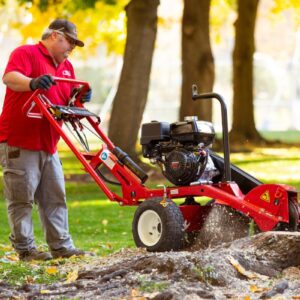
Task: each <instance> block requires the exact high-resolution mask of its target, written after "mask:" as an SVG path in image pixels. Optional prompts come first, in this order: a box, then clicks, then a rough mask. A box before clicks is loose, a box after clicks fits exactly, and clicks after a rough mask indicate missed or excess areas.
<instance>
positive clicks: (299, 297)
mask: <svg viewBox="0 0 300 300" xmlns="http://www.w3.org/2000/svg"><path fill="white" fill-rule="evenodd" d="M292 299H294V300H300V296H292Z"/></svg>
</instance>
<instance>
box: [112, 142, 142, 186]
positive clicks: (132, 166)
mask: <svg viewBox="0 0 300 300" xmlns="http://www.w3.org/2000/svg"><path fill="white" fill-rule="evenodd" d="M112 153H113V154H114V155H116V157H117V158H118V159H119V160H120V162H121V163H123V164H124V165H125V166H126V167H127V168H128V169H129V170H131V171H132V172H133V173H134V174H135V175H136V176H137V177H138V178H140V179H141V181H142V183H144V182H145V181H146V180H147V179H148V175H147V174H146V172H145V171H144V170H143V169H142V168H141V167H140V166H139V165H138V164H136V163H135V162H134V161H133V160H132V159H131V158H130V156H129V155H128V154H127V153H126V152H124V151H123V150H122V149H120V148H119V147H115V148H114V149H113V150H112Z"/></svg>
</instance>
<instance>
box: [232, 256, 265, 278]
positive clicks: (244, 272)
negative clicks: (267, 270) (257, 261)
mask: <svg viewBox="0 0 300 300" xmlns="http://www.w3.org/2000/svg"><path fill="white" fill-rule="evenodd" d="M227 258H228V260H229V261H230V263H231V264H232V265H233V267H234V268H235V269H236V270H237V271H238V272H239V273H240V274H242V275H244V276H246V277H247V278H249V279H254V278H259V279H262V280H266V279H268V276H265V275H261V274H258V273H255V272H252V271H248V270H246V269H245V268H244V267H243V266H242V265H241V264H240V263H239V262H238V261H237V260H236V259H235V258H233V257H232V256H230V255H229V256H227Z"/></svg>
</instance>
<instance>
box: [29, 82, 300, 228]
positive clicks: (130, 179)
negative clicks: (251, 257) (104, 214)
mask: <svg viewBox="0 0 300 300" xmlns="http://www.w3.org/2000/svg"><path fill="white" fill-rule="evenodd" d="M55 81H56V82H57V84H59V83H60V82H67V83H70V84H74V85H82V90H81V93H80V95H78V96H77V98H76V99H77V100H76V101H75V106H76V107H79V108H84V106H83V104H82V103H81V102H80V101H79V98H80V96H81V95H82V94H83V93H84V92H85V91H86V90H88V89H89V84H88V83H87V82H85V81H81V80H72V79H66V78H55ZM32 101H34V102H35V103H36V105H37V106H38V108H39V109H40V111H41V113H42V115H43V117H45V118H47V120H48V121H49V122H50V124H51V125H52V126H53V127H54V128H55V129H56V130H57V132H58V133H59V134H60V136H61V137H62V138H63V140H64V141H65V143H66V144H67V145H68V146H69V147H70V149H71V150H72V151H73V153H74V154H75V155H76V157H77V158H78V160H79V161H80V162H81V163H82V165H83V166H84V169H85V171H86V172H88V173H89V174H90V175H91V176H92V178H93V179H94V181H95V182H96V183H97V184H98V185H99V187H100V188H101V189H102V190H103V192H104V193H105V194H106V196H107V197H108V198H109V199H110V200H111V201H117V202H119V203H120V204H121V205H138V204H139V203H140V202H141V201H144V200H147V199H150V198H153V197H163V198H169V199H177V198H185V197H188V196H193V197H202V196H205V197H209V198H213V199H214V200H215V202H216V203H218V204H222V205H227V206H230V207H232V208H234V209H235V210H237V211H239V212H241V213H243V214H245V215H246V216H249V217H250V218H252V219H253V220H254V221H255V223H256V224H257V225H258V227H259V229H260V230H262V231H268V230H271V229H273V228H274V227H275V226H276V225H277V224H278V223H289V201H290V202H291V203H292V205H294V206H297V208H298V198H297V191H296V189H295V188H294V187H292V186H287V185H284V184H262V185H259V186H257V187H255V188H254V189H252V190H251V191H250V192H249V193H247V194H246V195H244V194H243V193H242V191H241V190H240V188H239V186H238V185H237V184H236V183H235V182H232V181H221V182H218V183H216V184H211V183H207V184H203V183H200V182H199V184H196V185H190V186H180V187H179V186H170V187H166V188H157V189H150V188H148V187H146V186H145V185H144V183H143V180H141V179H140V178H139V177H138V176H137V175H135V174H134V173H133V172H132V171H131V170H130V169H129V168H128V167H127V166H126V165H124V164H123V163H121V162H120V160H119V159H118V158H117V156H116V155H115V154H114V153H113V151H114V149H115V148H116V146H115V145H114V144H113V142H112V141H111V140H110V139H109V138H108V137H107V136H106V134H105V133H104V132H103V131H102V129H101V128H100V126H99V125H100V121H99V120H95V119H94V117H92V116H87V117H85V118H86V119H87V121H88V123H89V124H90V125H91V126H92V127H93V129H94V130H95V132H96V133H97V134H98V135H99V136H100V137H101V139H102V140H103V145H102V148H101V149H100V150H99V151H98V152H96V153H91V152H81V151H79V150H78V149H77V147H76V146H75V145H74V144H73V142H72V141H71V139H70V138H69V137H68V135H67V134H66V133H65V131H64V129H63V128H62V126H61V122H58V120H57V118H56V117H55V115H54V114H53V105H52V104H51V103H50V101H49V100H48V99H47V98H46V97H45V96H44V95H43V94H42V92H41V91H40V90H36V91H35V92H34V93H33V94H32V96H31V97H30V99H29V100H28V101H27V102H26V103H25V105H24V107H23V112H24V113H26V114H28V109H29V108H30V107H31V105H32ZM74 116H75V115H74ZM75 117H76V116H75ZM80 118H83V117H82V116H81V117H80ZM102 164H104V165H105V166H106V167H107V168H108V169H109V170H110V172H111V173H112V174H113V176H114V177H115V178H116V179H117V180H118V181H119V182H120V184H121V187H122V196H119V195H117V194H116V193H114V192H112V191H111V190H110V189H109V186H108V185H107V184H106V182H105V181H104V180H103V179H102V178H100V177H99V175H98V174H97V172H96V169H97V168H99V166H101V165H102ZM180 210H181V212H182V214H183V217H184V219H185V220H186V222H187V224H189V226H188V227H187V229H186V230H187V231H188V232H190V231H194V230H198V229H199V228H200V227H201V224H202V222H203V218H204V216H205V215H206V214H207V212H208V210H209V208H208V207H206V206H200V205H180ZM297 214H298V223H299V210H298V209H297Z"/></svg>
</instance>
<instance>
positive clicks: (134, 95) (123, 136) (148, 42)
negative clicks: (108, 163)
mask: <svg viewBox="0 0 300 300" xmlns="http://www.w3.org/2000/svg"><path fill="white" fill-rule="evenodd" d="M158 5H159V0H132V1H130V3H129V4H128V5H127V7H126V14H127V40H126V46H125V54H124V64H123V68H122V72H121V77H120V82H119V86H118V90H117V93H116V96H115V99H114V102H113V109H112V115H111V120H110V124H109V136H110V138H111V139H112V141H113V142H114V143H115V144H117V145H118V146H119V147H120V148H122V149H123V150H124V151H125V152H127V153H128V154H129V155H130V156H131V157H133V158H136V156H137V155H136V150H135V144H136V140H137V136H138V131H139V127H140V124H141V121H142V117H143V113H144V109H145V105H146V101H147V94H148V87H149V78H150V71H151V64H152V56H153V51H154V42H155V39H156V32H157V8H158Z"/></svg>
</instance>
